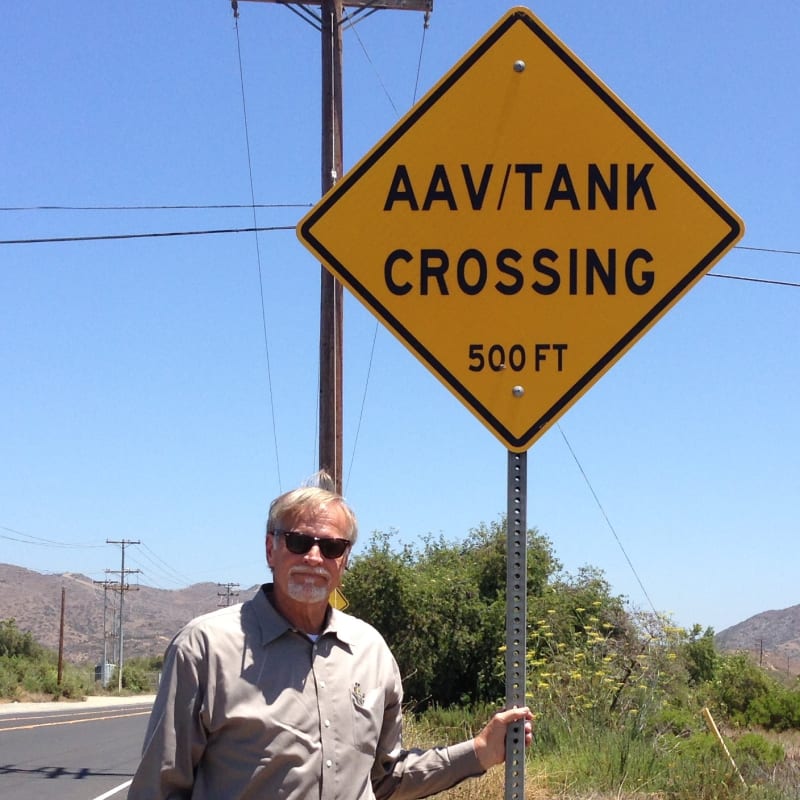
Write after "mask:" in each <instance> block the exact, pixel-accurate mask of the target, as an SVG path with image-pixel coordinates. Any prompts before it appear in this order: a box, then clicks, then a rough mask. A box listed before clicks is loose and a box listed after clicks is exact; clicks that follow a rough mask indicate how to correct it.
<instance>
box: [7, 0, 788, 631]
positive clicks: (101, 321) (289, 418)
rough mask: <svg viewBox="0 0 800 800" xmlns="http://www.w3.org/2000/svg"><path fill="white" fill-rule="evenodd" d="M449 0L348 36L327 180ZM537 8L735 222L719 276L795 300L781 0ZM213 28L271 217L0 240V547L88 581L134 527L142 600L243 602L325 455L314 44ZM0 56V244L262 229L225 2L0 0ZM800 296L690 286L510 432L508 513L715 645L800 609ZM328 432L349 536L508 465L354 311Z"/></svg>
mask: <svg viewBox="0 0 800 800" xmlns="http://www.w3.org/2000/svg"><path fill="white" fill-rule="evenodd" d="M464 6H465V3H464V2H463V0H462V2H458V1H457V0H436V2H435V7H434V13H433V14H432V16H431V20H430V27H429V29H428V30H427V32H425V35H424V37H423V17H422V15H421V14H419V13H413V12H406V11H402V12H401V11H391V12H390V11H383V12H379V13H376V14H374V15H372V16H370V17H368V18H366V19H363V20H362V21H361V22H360V23H359V24H358V25H357V26H356V27H355V29H351V30H348V31H347V32H346V33H345V37H344V50H345V60H344V74H345V87H344V116H345V166H346V167H349V166H352V165H353V164H354V163H355V162H356V161H357V160H358V159H359V158H360V157H361V156H362V155H364V154H365V152H367V150H368V149H369V148H370V147H371V146H372V145H373V144H375V143H376V142H377V141H378V140H379V139H380V138H381V137H382V136H383V135H384V134H385V133H386V131H388V130H389V128H390V127H391V126H392V125H393V124H394V123H395V122H396V121H397V119H398V118H399V116H401V115H402V114H404V113H405V112H406V111H407V110H408V109H409V107H410V106H411V104H412V102H413V100H414V97H415V93H416V96H417V97H419V96H421V95H422V94H423V93H424V92H425V91H427V90H428V89H429V88H431V87H432V86H433V85H434V84H435V83H436V81H437V80H438V79H439V78H440V77H441V76H442V75H443V74H444V73H446V72H447V70H448V69H450V67H452V65H453V64H454V63H455V62H456V61H457V60H458V59H459V58H460V57H461V56H462V55H463V54H464V53H465V52H466V51H467V50H468V49H469V48H470V47H471V46H472V45H473V44H474V43H475V42H476V41H477V40H478V39H479V38H480V37H481V36H482V35H483V34H484V33H485V32H486V31H487V30H488V29H489V28H490V27H491V26H492V25H493V24H494V23H495V22H496V21H497V20H498V19H499V18H500V17H501V16H502V15H503V14H504V13H505V12H506V11H507V10H508V9H509V7H510V6H509V5H507V4H506V3H501V2H496V1H495V0H484V2H481V3H477V2H475V3H470V4H469V9H468V10H466V9H465V7H464ZM532 10H533V12H534V13H535V14H536V15H537V16H538V17H539V18H540V19H541V21H542V22H543V23H544V24H545V25H546V26H548V27H549V28H550V29H551V30H552V31H553V32H554V33H555V34H556V35H557V36H558V37H559V38H560V39H561V40H562V41H563V42H564V43H565V44H566V45H567V46H568V47H569V48H570V49H572V50H573V51H574V52H575V53H577V55H578V56H579V57H580V58H581V59H582V60H583V61H585V62H586V63H587V64H588V66H589V67H590V68H591V69H592V70H593V71H594V72H595V73H596V74H597V75H599V76H600V78H601V79H602V80H603V81H604V82H605V83H606V84H607V85H608V86H610V87H611V89H612V90H613V91H614V92H615V93H616V94H617V95H618V96H619V97H620V98H621V99H622V100H623V101H624V102H625V103H626V104H627V105H628V106H630V107H631V108H632V109H633V110H634V112H635V113H636V114H637V115H638V116H639V117H640V118H641V119H642V120H643V121H644V122H645V123H646V124H647V125H648V126H649V127H650V128H651V129H653V130H654V131H655V132H656V134H657V135H658V136H659V137H660V138H661V139H662V140H663V141H664V142H666V143H667V145H668V146H669V147H670V148H671V149H672V150H673V151H675V152H676V153H677V154H678V156H680V158H682V159H683V160H684V161H685V162H686V163H687V164H688V165H689V166H690V167H691V168H692V169H693V170H694V171H695V172H696V173H697V174H698V175H700V177H701V178H702V179H703V180H704V181H706V182H707V183H708V184H709V185H710V186H711V187H712V188H713V189H714V190H715V191H716V192H717V193H718V194H719V195H720V196H721V197H722V198H723V199H724V200H725V201H726V202H727V203H728V204H729V205H730V206H731V207H732V208H733V209H734V210H735V211H736V212H737V213H738V214H739V215H740V216H741V217H742V219H743V220H744V221H745V225H746V234H745V237H744V238H743V239H742V241H741V242H740V243H739V245H740V246H739V247H738V248H736V249H734V250H733V251H732V252H731V253H730V254H729V255H728V256H726V257H725V258H724V259H723V261H722V262H721V263H720V264H718V265H717V266H716V267H715V269H714V270H713V272H716V273H723V274H726V275H738V276H742V277H747V278H753V279H759V280H763V281H774V282H786V283H789V284H791V283H795V284H796V283H797V282H798V281H799V280H800V270H798V266H800V256H798V251H800V238H799V237H798V233H797V221H796V220H797V211H798V196H800V155H799V154H798V147H797V142H798V141H800V111H798V104H797V86H798V84H799V83H800V58H798V55H797V41H798V39H799V38H800V9H798V7H797V4H796V3H794V2H793V1H791V0H780V1H779V0H766V1H765V2H762V3H745V2H740V1H736V0H734V1H733V2H731V0H728V1H727V2H716V1H709V2H704V3H689V2H678V3H675V2H657V1H655V0H654V2H649V3H641V2H615V3H602V4H600V3H586V2H577V0H575V1H570V0H559V2H555V1H553V2H541V3H537V4H536V5H535V6H534V7H532ZM238 28H239V30H238V41H239V44H240V47H241V64H242V78H243V84H244V97H245V104H246V109H247V123H248V133H249V141H250V157H251V163H252V175H253V186H254V194H255V200H256V203H258V204H269V205H271V206H274V207H271V208H258V209H257V210H256V222H257V224H258V225H259V226H263V227H272V226H274V227H277V228H289V230H277V231H274V232H264V233H262V234H260V236H259V239H258V241H257V242H256V239H255V237H254V235H253V234H246V233H239V234H226V235H208V236H180V237H149V238H138V239H120V240H110V241H81V242H67V243H63V242H62V243H49V244H42V243H38V244H2V245H0V308H2V314H0V561H3V562H7V563H12V564H18V565H21V566H25V567H28V568H30V569H35V570H38V571H42V572H65V571H69V572H81V573H84V574H87V575H89V576H91V577H92V578H94V579H97V580H102V579H103V578H104V577H105V572H104V571H105V570H106V569H112V570H113V569H119V563H120V560H119V559H120V550H119V547H117V546H113V545H108V544H106V543H105V542H106V539H114V540H121V539H138V540H141V542H142V545H141V546H138V547H130V548H129V549H128V550H127V554H126V566H127V567H130V568H138V569H141V570H142V573H141V575H140V577H139V580H140V582H141V583H146V584H150V585H157V586H161V587H163V588H177V587H179V586H182V585H186V584H187V583H192V582H197V581H215V582H219V583H227V582H236V583H239V584H240V585H241V586H242V587H247V586H250V585H252V584H255V583H257V582H260V581H262V580H264V579H265V577H266V574H267V570H266V567H265V564H264V558H263V524H264V521H265V516H266V508H267V505H268V503H269V500H270V499H271V498H272V497H273V496H275V495H276V494H277V493H278V492H279V491H281V490H286V489H288V488H291V487H292V486H294V485H297V484H298V483H299V482H301V481H302V480H303V479H304V478H305V477H306V476H308V475H309V474H310V473H312V472H313V471H314V470H315V469H316V458H317V456H316V453H317V443H316V442H317V438H316V437H317V423H316V393H317V381H318V370H317V338H318V318H317V317H318V285H319V266H318V264H317V263H316V262H315V261H314V259H313V257H312V256H311V255H310V254H309V253H308V252H307V251H306V250H305V248H304V247H303V246H302V245H301V244H300V243H299V242H298V241H297V238H296V236H295V233H294V231H293V230H291V228H293V227H294V225H295V224H296V223H297V221H298V220H299V219H300V218H301V217H302V216H303V215H304V214H305V213H306V212H307V210H308V208H309V207H310V206H311V205H312V204H313V203H314V202H316V200H317V199H318V198H319V193H320V169H319V152H320V136H321V134H320V123H319V118H320V113H319V105H320V100H319V97H320V85H319V73H320V66H319V35H318V33H317V32H316V31H315V30H313V29H312V27H311V26H310V25H308V24H307V23H306V22H304V21H303V20H302V19H300V18H299V17H298V15H296V14H293V13H291V12H290V11H289V10H287V9H286V8H281V7H280V6H278V5H275V4H272V3H253V2H245V0H242V2H240V18H239V23H238ZM2 37H3V47H2V48H0V98H2V103H3V114H2V117H3V123H2V125H0V147H1V148H2V153H3V180H2V182H0V207H2V209H3V210H2V211H0V240H3V241H9V240H20V239H37V238H51V237H92V236H105V235H122V234H141V233H163V232H176V231H200V230H210V229H231V228H247V227H252V226H253V219H254V218H253V210H252V209H251V208H248V207H247V204H249V203H250V200H251V195H250V182H249V171H248V154H247V148H246V138H245V126H244V115H243V103H242V90H241V82H240V72H239V55H238V50H237V33H236V28H235V26H234V20H233V16H232V13H231V9H230V5H229V3H227V2H225V1H224V0H219V2H211V0H200V1H198V0H195V1H194V2H188V0H176V2H173V3H170V4H166V5H165V4H164V3H156V2H152V1H151V0H141V2H138V3H135V4H130V3H127V4H124V3H105V4H97V3H88V2H83V1H82V0H79V1H78V2H75V3H70V4H64V3H61V2H55V1H54V0H42V2H39V3H36V4H33V5H25V4H12V5H10V6H9V7H8V8H7V9H6V11H5V13H4V30H3V34H2ZM418 67H419V71H418ZM418 73H419V74H418ZM180 205H184V206H225V205H232V206H235V205H241V206H244V207H242V208H210V209H201V208H192V209H176V208H164V207H168V206H180ZM43 206H61V207H73V208H77V207H80V209H81V210H71V211H67V210H43V209H42V207H43ZM142 206H159V207H162V208H160V209H158V210H132V207H142ZM87 207H95V208H102V209H103V210H91V211H90V210H84V209H86V208H87ZM120 207H126V208H124V209H123V208H120ZM9 209H16V210H9ZM747 248H752V249H747ZM774 251H794V252H793V253H791V252H789V253H787V252H774ZM259 258H260V269H261V281H262V282H263V286H264V295H263V297H264V312H265V319H266V330H267V337H266V339H267V342H268V348H267V347H265V336H264V328H263V326H262V312H261V293H260V288H259V285H260V281H259ZM798 300H800V290H798V288H797V287H796V286H784V285H777V284H776V283H762V282H750V281H738V280H730V279H726V278H719V277H717V278H714V277H706V278H704V279H702V280H701V281H700V283H699V284H698V286H697V287H696V288H695V289H693V290H692V291H691V292H690V293H689V294H688V295H687V297H686V298H684V299H683V300H682V301H681V302H680V303H679V304H678V305H677V306H676V307H675V308H674V309H673V310H671V311H670V312H669V313H668V314H667V316H666V317H665V318H664V319H663V320H662V321H660V322H659V323H658V324H657V325H656V326H655V327H654V328H653V329H652V330H651V331H650V332H648V333H647V334H646V335H645V337H644V338H643V339H642V340H641V341H640V342H638V343H637V344H636V345H635V346H634V348H633V349H632V350H631V351H630V352H629V353H628V354H627V355H625V357H624V358H623V359H621V360H620V361H619V362H618V363H617V364H616V365H615V366H614V367H613V368H612V369H611V370H610V372H609V373H608V374H607V375H605V376H604V377H603V378H602V379H601V380H600V381H599V382H598V383H597V384H596V385H595V386H594V387H592V388H591V389H590V390H589V391H588V392H587V393H586V394H585V395H584V396H583V397H582V398H581V399H580V400H579V401H578V402H577V403H576V404H575V405H574V406H573V407H572V408H571V409H570V410H569V411H568V412H567V413H566V414H565V415H564V416H562V417H561V419H560V420H559V422H558V425H557V426H554V427H553V428H551V429H550V430H549V431H548V432H547V433H546V434H545V435H544V436H543V437H542V438H541V439H539V440H538V441H537V442H536V443H535V444H534V445H533V447H532V448H531V449H530V451H529V453H528V476H529V482H528V512H527V513H528V523H529V525H530V526H535V527H538V528H539V530H540V531H541V532H542V533H544V534H546V535H547V536H548V537H549V538H550V539H551V541H552V542H553V546H554V549H555V552H556V555H557V556H558V558H559V559H560V560H561V562H562V563H563V564H564V567H565V568H566V569H567V570H568V571H570V572H575V571H576V570H577V569H579V568H580V567H581V566H583V565H591V566H593V567H596V568H599V569H601V570H603V572H604V573H605V575H606V578H607V579H608V580H609V582H610V584H611V586H612V590H613V591H614V592H615V593H618V594H623V595H625V596H626V597H628V599H629V601H630V603H631V605H632V606H634V607H637V608H643V609H649V608H650V603H651V602H652V604H653V605H654V607H655V608H656V609H657V610H658V611H661V612H665V613H669V614H672V615H673V617H674V618H675V620H676V621H677V622H678V623H679V624H682V625H687V626H688V625H691V624H693V623H695V622H699V623H700V624H702V625H704V626H705V625H710V626H713V627H714V628H715V629H716V630H722V629H723V628H725V627H727V626H729V625H732V624H735V623H736V622H739V621H741V620H743V619H745V618H747V617H749V616H751V615H753V614H756V613H759V612H761V611H765V610H768V609H777V608H785V607H788V606H791V605H795V604H797V603H798V602H800V597H799V596H798V594H797V589H796V584H797V582H796V568H795V564H796V562H797V561H798V557H799V556H800V544H798V542H800V537H798V535H797V532H798V531H797V518H798V498H799V497H800V477H799V476H800V458H798V445H800V419H799V418H798V414H797V407H798V395H799V393H798V387H799V385H800V356H799V355H798V348H797V330H798V328H797V326H798V322H797V319H798V315H797V308H798ZM268 365H269V366H268ZM344 436H345V443H344V450H345V470H344V472H345V481H346V490H345V492H346V495H347V497H348V499H349V500H350V501H351V503H352V504H353V506H354V507H355V509H356V511H357V513H358V515H359V518H360V523H361V531H362V534H361V536H362V542H365V541H366V540H368V538H369V534H370V532H371V531H374V530H382V531H389V530H393V531H395V536H396V538H397V541H398V542H404V541H418V540H419V537H420V536H421V535H424V534H426V533H432V534H434V535H438V534H440V533H441V534H442V535H444V536H446V537H447V538H451V539H453V538H460V537H463V536H464V535H465V534H466V532H467V531H468V530H469V529H470V528H472V527H474V526H476V525H478V524H479V523H481V522H490V521H493V520H496V519H498V518H499V516H500V515H501V514H503V513H504V511H505V506H506V451H505V448H504V447H503V446H502V444H501V443H500V442H499V441H498V440H497V439H496V438H495V437H494V436H493V435H492V434H491V433H490V432H489V431H488V430H487V429H486V428H484V427H483V426H482V425H481V424H480V423H479V422H478V421H477V420H476V419H475V418H474V417H473V416H472V414H470V413H469V412H468V411H467V410H466V409H465V408H464V407H463V406H462V405H461V403H460V402H458V401H457V400H456V399H455V398H454V397H453V396H452V395H451V394H450V393H449V392H448V391H447V390H446V389H445V388H444V387H443V386H442V385H441V384H440V383H439V382H438V381H437V380H436V379H435V378H434V377H433V376H432V375H431V374H430V373H428V371H427V370H425V369H424V368H423V367H422V366H421V365H420V364H419V362H418V361H417V360H416V359H415V358H414V357H413V356H412V355H410V354H409V353H408V352H407V351H406V350H405V348H404V347H403V346H402V345H401V344H400V343H399V342H397V341H396V340H395V339H394V337H393V336H392V335H391V334H390V333H388V332H387V331H386V330H385V329H383V328H382V327H380V326H378V325H377V323H376V321H375V319H374V318H373V317H372V316H371V315H370V314H369V313H368V312H367V311H366V310H365V309H364V308H363V307H362V306H361V305H360V304H359V303H358V302H357V301H356V300H354V299H353V298H351V297H348V298H347V301H346V306H345V426H344ZM356 437H357V438H356ZM573 454H574V456H573ZM584 475H585V476H586V478H588V482H589V485H587V480H586V479H585V478H584ZM595 496H596V498H597V499H598V500H599V503H600V506H601V507H602V508H600V507H598V503H597V502H596V500H595ZM356 552H358V550H357V551H356ZM631 565H632V566H633V569H632V567H631Z"/></svg>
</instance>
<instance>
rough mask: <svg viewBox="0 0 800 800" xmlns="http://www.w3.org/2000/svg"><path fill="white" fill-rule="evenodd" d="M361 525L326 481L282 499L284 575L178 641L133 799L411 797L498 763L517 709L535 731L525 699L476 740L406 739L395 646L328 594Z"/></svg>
mask: <svg viewBox="0 0 800 800" xmlns="http://www.w3.org/2000/svg"><path fill="white" fill-rule="evenodd" d="M321 476H322V477H321V479H320V482H321V481H323V480H326V481H330V479H329V478H328V477H327V476H325V475H324V473H322V474H321ZM356 535H357V524H356V518H355V515H354V514H353V512H352V510H351V509H350V507H349V506H348V505H347V503H346V502H345V501H344V499H343V498H342V497H341V496H340V495H338V494H335V493H333V492H332V491H329V490H328V489H325V488H319V487H303V488H300V489H295V490H293V491H290V492H287V493H286V494H283V495H281V496H280V497H278V498H277V499H275V500H274V501H273V502H272V504H271V506H270V511H269V519H268V522H267V536H266V552H267V563H268V564H269V567H270V569H271V570H272V574H273V582H272V583H271V584H265V585H264V586H262V587H261V589H260V590H259V591H258V593H257V594H256V595H255V597H253V598H252V599H251V600H249V601H247V602H245V603H243V604H240V605H237V606H230V607H228V608H224V609H220V610H218V611H215V612H213V613H211V614H206V615H204V616H202V617H198V618H197V619H195V620H193V621H192V622H190V623H189V624H188V625H187V626H186V627H185V628H183V630H181V631H180V632H179V633H178V634H177V635H176V637H175V638H174V639H173V641H172V642H171V644H170V645H169V647H168V648H167V652H166V656H165V661H164V670H163V674H162V680H161V685H160V687H159V691H158V696H157V697H156V701H155V705H154V706H153V711H152V714H151V717H150V721H149V724H148V728H147V734H146V736H145V743H144V749H143V754H142V760H141V763H140V765H139V768H138V770H137V772H136V775H135V776H134V778H133V782H132V784H131V787H130V789H129V791H128V800H175V799H176V798H189V797H191V798H194V800H255V799H256V798H258V799H259V800H273V798H276V799H277V798H282V800H316V798H319V800H373V798H377V799H378V800H381V799H382V798H389V797H392V798H395V800H406V798H418V797H427V796H428V795H431V794H435V793H437V792H440V791H442V790H444V789H447V788H449V787H451V786H453V785H455V784H456V783H459V782H460V781H462V780H464V779H465V778H468V777H470V776H474V775H480V774H482V773H483V772H485V771H486V770H487V769H488V768H489V767H491V766H493V765H495V764H499V763H501V762H502V761H503V760H504V758H505V734H506V729H507V726H508V725H509V724H511V723H513V722H518V721H522V720H524V727H525V740H526V744H528V743H530V740H531V723H530V719H531V714H530V712H529V711H528V709H527V708H521V709H510V710H507V711H501V712H498V713H497V714H496V715H495V716H494V717H493V718H492V719H491V720H490V722H489V723H488V724H487V725H486V727H485V728H484V729H483V730H482V731H481V732H480V733H479V734H478V735H477V736H476V737H475V738H474V739H472V740H470V741H467V742H462V743H460V744H457V745H454V746H451V747H443V748H433V749H431V750H425V751H419V750H414V751H409V750H405V749H404V748H403V746H402V742H401V733H402V708H401V706H402V700H403V690H402V684H401V680H400V674H399V671H398V668H397V664H396V663H395V660H394V658H393V656H392V654H391V652H390V651H389V648H388V646H387V645H386V643H385V642H384V640H383V638H382V637H381V636H380V634H379V633H378V632H377V631H376V630H375V629H374V628H372V627H371V626H369V625H367V624H366V623H364V622H362V621H361V620H358V619H356V618H355V617H352V616H349V615H347V614H343V613H341V612H339V611H336V610H334V609H332V608H331V607H330V605H329V603H328V598H329V596H330V594H331V592H332V590H333V589H334V588H335V587H337V586H339V583H340V581H341V577H342V574H343V572H344V569H345V567H346V566H347V559H348V557H349V555H350V550H351V548H352V546H353V544H354V543H355V540H356Z"/></svg>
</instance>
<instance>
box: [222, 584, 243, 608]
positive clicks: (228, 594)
mask: <svg viewBox="0 0 800 800" xmlns="http://www.w3.org/2000/svg"><path fill="white" fill-rule="evenodd" d="M217 586H219V587H220V588H222V589H224V590H225V591H224V592H217V597H219V598H220V600H219V603H217V605H218V606H219V607H220V608H222V607H223V606H229V605H230V604H231V598H232V597H238V596H239V592H238V591H236V592H235V591H233V590H234V589H238V588H239V584H238V583H218V584H217ZM223 598H225V602H224V603H223V602H222V599H223Z"/></svg>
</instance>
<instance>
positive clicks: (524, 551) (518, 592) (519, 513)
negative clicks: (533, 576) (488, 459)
mask: <svg viewBox="0 0 800 800" xmlns="http://www.w3.org/2000/svg"><path fill="white" fill-rule="evenodd" d="M527 504H528V454H527V453H514V452H511V451H509V453H508V512H507V520H506V525H507V528H506V530H507V534H506V708H513V707H514V706H524V705H525V644H526V638H527V627H528V626H527V616H528V615H527V599H528V569H527V567H528V534H527V521H526V516H527ZM505 797H506V800H524V797H525V722H524V720H523V721H522V722H515V723H514V724H513V725H510V726H509V728H508V734H507V736H506V795H505Z"/></svg>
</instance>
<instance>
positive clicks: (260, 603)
mask: <svg viewBox="0 0 800 800" xmlns="http://www.w3.org/2000/svg"><path fill="white" fill-rule="evenodd" d="M272 591H273V586H272V584H271V583H265V584H264V585H263V586H262V587H261V588H260V589H259V591H258V592H257V593H256V595H255V597H253V599H252V603H253V610H254V611H255V616H256V619H257V620H258V626H259V629H260V631H261V644H262V645H267V644H269V643H270V642H273V641H275V639H278V638H279V637H281V636H283V634H285V633H286V632H287V631H292V630H294V628H293V627H292V626H291V625H290V624H289V622H288V620H287V619H286V618H285V617H284V616H283V615H281V614H280V613H279V612H278V610H277V609H276V608H275V606H274V605H272V603H271V602H270V599H269V597H270V595H271V594H272ZM351 620H352V618H351V617H348V616H347V614H343V613H342V612H341V611H338V610H337V609H335V608H328V616H327V620H326V622H325V627H324V628H323V629H322V633H321V634H320V636H334V637H336V638H337V639H338V640H339V641H340V642H341V643H342V644H345V645H348V647H349V646H352V644H353V642H354V639H355V636H354V631H353V625H352V621H351Z"/></svg>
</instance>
